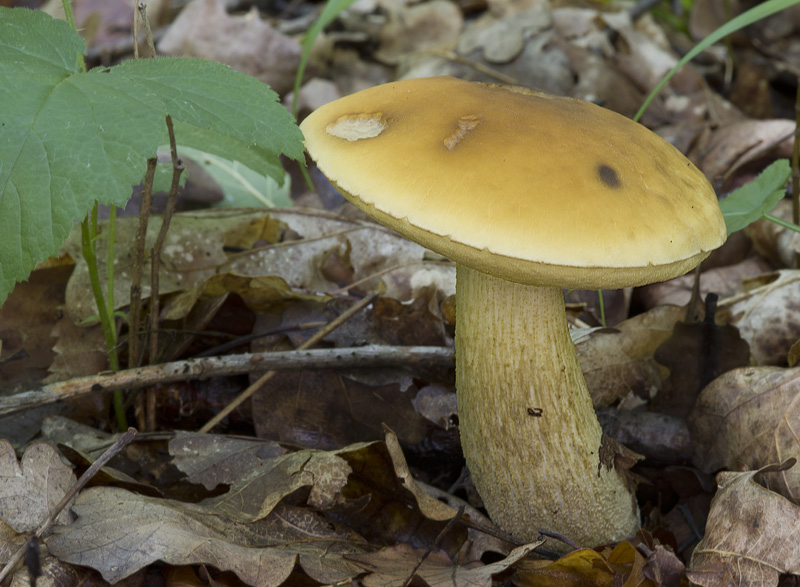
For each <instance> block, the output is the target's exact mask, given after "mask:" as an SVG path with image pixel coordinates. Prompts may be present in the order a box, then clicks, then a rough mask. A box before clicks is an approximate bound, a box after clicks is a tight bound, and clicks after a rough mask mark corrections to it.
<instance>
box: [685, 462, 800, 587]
mask: <svg viewBox="0 0 800 587" xmlns="http://www.w3.org/2000/svg"><path fill="white" fill-rule="evenodd" d="M793 464H794V459H790V460H789V461H786V462H784V463H783V464H781V465H777V466H776V465H770V466H767V467H764V468H762V469H760V470H758V471H746V472H743V473H728V472H726V473H720V474H719V475H718V476H717V483H718V484H719V485H720V489H719V491H718V492H717V495H716V496H715V497H714V500H713V501H712V502H711V511H710V512H709V515H708V523H707V524H706V534H705V537H704V538H703V540H701V541H700V543H699V544H698V545H697V547H696V548H695V550H694V553H693V554H692V561H691V565H690V569H689V572H688V577H689V579H690V580H691V581H692V582H694V583H697V584H698V585H703V586H706V587H716V586H717V585H720V586H722V585H749V586H751V587H756V586H766V585H777V584H778V579H779V576H780V575H781V573H791V574H795V575H797V574H800V540H798V537H800V507H798V506H796V505H794V504H793V503H791V502H790V501H789V500H787V499H786V498H784V497H782V496H780V495H778V494H777V493H774V492H772V491H770V490H768V489H766V488H764V487H762V486H761V485H759V484H758V483H756V481H755V480H754V477H755V476H756V475H758V474H759V473H762V474H763V473H770V472H773V471H777V470H784V469H786V468H789V467H791V466H792V465H793Z"/></svg>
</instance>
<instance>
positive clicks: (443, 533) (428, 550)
mask: <svg viewBox="0 0 800 587" xmlns="http://www.w3.org/2000/svg"><path fill="white" fill-rule="evenodd" d="M466 507H467V506H464V505H462V506H461V507H459V508H458V511H457V512H456V515H455V516H453V517H452V518H450V519H449V520H448V521H447V524H445V526H444V528H442V531H441V532H439V534H437V536H436V538H435V539H434V541H433V542H432V543H431V544H429V545H428V548H426V549H425V552H424V553H423V554H422V556H421V557H420V558H419V561H418V562H417V566H415V567H414V568H413V569H412V570H411V573H409V575H408V578H407V579H406V580H405V581H404V582H403V587H408V586H409V585H411V581H413V580H414V575H415V574H416V573H417V571H418V570H419V568H420V567H421V566H422V563H424V562H425V560H426V559H427V558H428V557H429V556H430V555H431V553H432V552H433V549H434V548H436V547H437V546H439V544H441V542H442V540H444V537H445V536H447V533H448V532H450V530H452V529H453V526H455V525H456V523H457V522H458V521H459V520H460V519H461V516H463V515H464V510H465V509H466Z"/></svg>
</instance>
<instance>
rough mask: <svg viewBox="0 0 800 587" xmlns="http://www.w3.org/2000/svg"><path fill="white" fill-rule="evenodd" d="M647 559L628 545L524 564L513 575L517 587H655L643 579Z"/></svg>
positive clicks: (652, 583)
mask: <svg viewBox="0 0 800 587" xmlns="http://www.w3.org/2000/svg"><path fill="white" fill-rule="evenodd" d="M646 563H647V559H646V558H645V557H644V556H643V555H642V554H641V553H640V552H639V551H637V550H636V549H635V548H634V547H633V546H632V545H631V543H630V542H627V541H625V542H621V543H620V544H618V545H617V546H616V547H614V548H613V549H612V548H605V549H603V550H602V552H596V551H594V550H590V549H587V548H584V549H580V550H574V551H572V552H571V553H569V554H566V555H564V556H562V557H561V558H560V559H558V560H557V561H546V560H530V561H525V562H524V563H523V564H522V565H521V566H520V567H519V569H518V571H517V577H516V584H517V585H520V586H521V587H582V586H587V587H589V586H597V587H611V586H612V585H623V583H624V585H625V586H626V587H655V583H654V582H653V581H651V580H649V579H647V578H646V577H645V576H644V571H643V569H644V567H645V564H646Z"/></svg>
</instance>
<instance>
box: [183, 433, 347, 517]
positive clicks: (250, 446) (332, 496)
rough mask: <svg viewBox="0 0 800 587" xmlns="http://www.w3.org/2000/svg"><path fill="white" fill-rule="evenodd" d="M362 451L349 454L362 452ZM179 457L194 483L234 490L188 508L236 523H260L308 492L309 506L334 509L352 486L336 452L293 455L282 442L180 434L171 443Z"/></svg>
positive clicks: (311, 451)
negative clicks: (294, 496)
mask: <svg viewBox="0 0 800 587" xmlns="http://www.w3.org/2000/svg"><path fill="white" fill-rule="evenodd" d="M358 448H360V447H358V446H355V447H348V449H345V450H357V449H358ZM170 451H171V452H172V453H173V454H179V455H180V457H181V458H177V459H176V462H175V464H176V465H177V466H178V467H179V468H181V469H182V470H184V471H186V472H188V473H190V476H189V480H190V481H192V482H194V483H202V484H203V485H204V486H205V487H206V488H208V489H212V488H214V487H216V486H217V485H218V484H221V483H224V484H227V485H230V488H229V490H228V491H227V492H226V493H224V494H222V495H220V496H217V497H212V498H209V499H206V500H204V501H202V502H201V503H200V504H198V505H197V506H194V505H191V504H187V505H186V506H185V507H186V508H187V509H190V510H193V511H196V512H198V513H200V512H211V513H214V514H218V515H222V516H225V517H227V518H228V519H230V520H233V521H235V522H254V521H257V520H261V519H263V518H265V517H266V516H268V515H269V514H270V513H271V512H272V511H273V510H274V509H275V507H277V505H278V503H280V501H281V500H282V499H284V498H285V497H286V496H288V495H290V494H291V493H293V492H295V491H297V490H298V489H301V488H307V489H308V491H309V495H308V498H307V502H308V503H309V505H311V506H312V507H316V508H318V509H329V508H330V507H332V506H333V505H334V504H335V503H336V502H337V501H341V498H340V496H339V491H340V490H341V489H342V487H343V486H344V485H345V483H346V482H347V478H348V476H349V474H350V472H351V471H350V467H349V466H348V464H347V462H346V461H345V460H344V459H342V458H341V457H340V456H338V455H337V454H335V453H327V452H321V451H314V450H301V451H297V452H291V453H287V452H286V451H285V450H284V449H282V448H281V447H280V446H278V445H277V444H276V443H264V442H259V441H256V440H253V441H247V440H242V439H238V440H235V439H226V438H213V437H211V438H209V439H208V440H204V437H203V435H180V436H178V437H177V438H175V439H174V440H173V441H171V442H170Z"/></svg>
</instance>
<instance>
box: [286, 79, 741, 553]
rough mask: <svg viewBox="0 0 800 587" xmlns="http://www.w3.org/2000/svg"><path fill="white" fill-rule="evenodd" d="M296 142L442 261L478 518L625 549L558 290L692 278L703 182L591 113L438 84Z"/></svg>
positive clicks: (614, 483)
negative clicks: (451, 274)
mask: <svg viewBox="0 0 800 587" xmlns="http://www.w3.org/2000/svg"><path fill="white" fill-rule="evenodd" d="M300 128H301V130H302V131H303V134H304V135H305V145H306V149H307V151H308V153H309V154H310V156H311V158H312V159H314V160H315V161H316V163H317V166H318V167H319V169H320V170H321V171H322V172H323V173H324V174H325V175H326V176H327V177H328V178H329V179H330V180H331V181H332V182H333V183H334V185H335V186H336V187H337V188H338V189H339V190H340V191H341V192H342V194H344V195H345V196H346V197H347V198H348V199H349V200H350V201H351V202H353V203H354V204H355V205H356V206H358V207H359V208H361V209H362V210H364V211H365V212H366V213H367V214H369V215H370V216H372V217H373V218H375V219H376V220H378V221H379V222H381V223H383V224H385V225H386V226H389V227H391V228H393V229H394V230H396V231H397V232H399V233H401V234H403V235H405V236H406V237H408V238H410V239H412V240H414V241H416V242H418V243H420V244H422V245H424V246H426V247H428V248H430V249H432V250H434V251H436V252H438V253H440V254H442V255H445V256H447V257H449V258H450V259H452V260H453V261H455V263H456V270H457V282H456V308H457V320H456V389H457V393H458V410H459V428H460V433H461V440H462V446H463V450H464V456H465V458H466V462H467V465H468V467H469V470H470V472H471V474H472V478H473V480H474V482H475V485H476V487H477V489H478V492H479V493H480V495H481V497H482V499H483V501H484V505H485V506H486V509H487V511H488V512H489V515H490V516H491V517H492V519H493V520H494V521H495V522H496V523H497V524H498V525H499V526H500V527H501V528H503V529H505V530H506V531H508V532H510V533H511V534H513V535H515V536H517V537H518V538H520V539H524V540H534V539H536V537H537V536H539V533H540V532H539V530H540V529H545V530H549V531H555V532H559V533H561V534H563V535H565V536H567V537H568V538H570V539H571V540H572V541H574V542H576V543H578V544H581V545H585V546H595V545H598V544H604V543H609V542H616V541H619V540H622V539H624V538H626V537H628V536H630V535H631V534H633V533H634V532H635V531H636V529H637V526H638V523H639V512H638V507H637V504H636V501H635V497H634V494H633V484H632V483H631V482H630V480H629V476H628V474H627V471H626V470H625V467H623V466H621V465H620V464H619V463H620V462H621V461H622V460H623V459H617V458H615V457H616V455H617V448H618V447H617V446H616V445H615V443H614V442H613V441H610V440H609V439H607V438H606V437H604V436H603V433H602V431H601V429H600V425H599V424H598V422H597V418H596V416H595V413H594V410H593V407H592V400H591V397H590V395H589V392H588V390H587V388H586V384H585V382H584V378H583V374H582V372H581V369H580V365H579V364H578V360H577V356H576V354H575V347H574V345H573V343H572V341H571V339H570V334H569V330H568V325H567V321H566V317H565V311H564V299H563V295H562V288H582V289H596V288H609V289H613V288H622V287H630V286H636V285H643V284H647V283H653V282H656V281H663V280H666V279H669V278H672V277H675V276H678V275H682V274H684V273H685V272H687V271H688V270H690V269H692V268H693V267H695V266H696V265H698V264H699V263H700V262H701V261H702V260H703V259H704V258H705V257H706V256H707V255H708V254H709V252H710V251H712V250H713V249H716V248H717V247H719V246H720V245H721V244H722V243H723V242H724V241H725V237H726V229H725V223H724V221H723V218H722V214H721V212H720V209H719V206H718V204H717V198H716V195H715V193H714V190H713V189H712V187H711V185H710V184H709V182H708V181H707V179H706V178H705V177H704V175H703V174H702V172H700V171H699V170H698V169H697V168H696V167H695V166H694V165H693V164H692V163H691V162H690V161H689V160H688V159H687V158H686V157H684V156H683V155H682V154H681V153H680V152H679V151H678V150H677V149H675V148H674V147H673V146H672V145H670V144H669V143H667V142H666V141H664V140H663V139H661V138H660V137H658V136H657V135H655V134H654V133H652V132H650V131H649V130H647V129H646V128H644V127H643V126H641V125H639V124H637V123H635V122H633V121H631V120H629V119H627V118H625V117H623V116H621V115H619V114H616V113H614V112H611V111H609V110H605V109H603V108H600V107H598V106H596V105H593V104H590V103H587V102H583V101H580V100H575V99H570V98H563V97H556V96H550V95H547V94H543V93H540V92H536V91H532V90H528V89H524V88H517V87H505V86H497V85H486V84H480V83H471V82H465V81H461V80H457V79H454V78H448V77H439V78H426V79H412V80H405V81H399V82H394V83H389V84H385V85H381V86H377V87H374V88H371V89H368V90H364V91H361V92H358V93H356V94H353V95H350V96H347V97H345V98H342V99H339V100H336V101H334V102H332V103H330V104H327V105H325V106H323V107H321V108H319V109H318V110H316V111H315V112H313V113H312V114H311V115H310V116H309V117H308V118H306V119H305V121H304V122H303V123H302V124H301V125H300Z"/></svg>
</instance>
